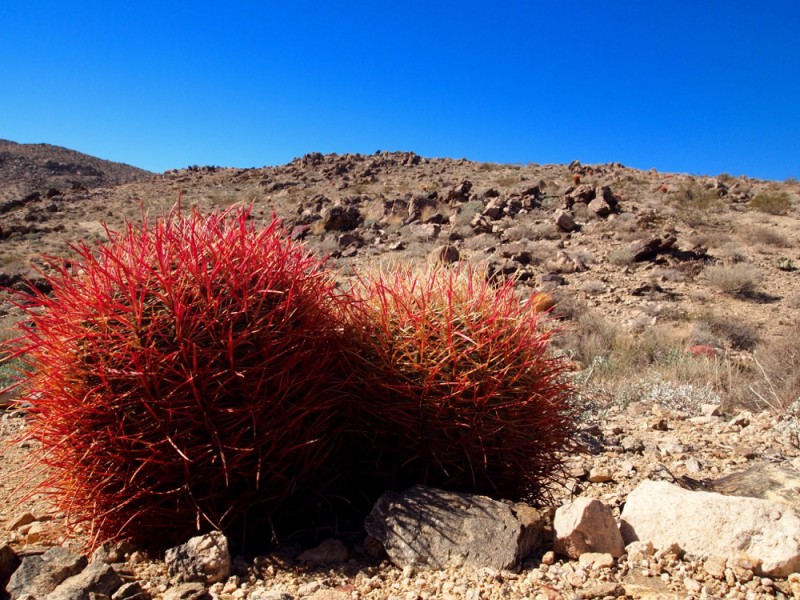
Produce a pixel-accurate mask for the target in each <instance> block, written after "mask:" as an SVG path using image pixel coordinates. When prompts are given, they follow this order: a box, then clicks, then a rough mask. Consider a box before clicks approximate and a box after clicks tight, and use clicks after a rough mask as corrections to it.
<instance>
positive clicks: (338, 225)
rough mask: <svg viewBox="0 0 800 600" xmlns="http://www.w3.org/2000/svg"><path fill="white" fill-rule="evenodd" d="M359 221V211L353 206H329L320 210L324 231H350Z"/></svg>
mask: <svg viewBox="0 0 800 600" xmlns="http://www.w3.org/2000/svg"><path fill="white" fill-rule="evenodd" d="M359 223H361V212H360V211H359V210H358V208H356V207H355V206H341V205H336V206H331V207H330V208H326V209H325V210H324V211H322V225H323V227H324V228H325V231H350V230H352V229H355V228H356V227H358V225H359Z"/></svg>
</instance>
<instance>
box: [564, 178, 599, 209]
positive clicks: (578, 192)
mask: <svg viewBox="0 0 800 600" xmlns="http://www.w3.org/2000/svg"><path fill="white" fill-rule="evenodd" d="M595 194H596V192H595V189H594V187H592V186H591V185H589V184H588V183H584V184H581V185H579V186H577V187H576V188H575V189H573V190H570V191H568V192H567V194H566V195H565V197H564V206H565V207H566V208H570V207H572V205H573V204H575V203H576V202H583V203H587V204H588V203H589V202H591V201H592V200H594V198H595Z"/></svg>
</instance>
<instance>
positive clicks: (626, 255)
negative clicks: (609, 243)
mask: <svg viewBox="0 0 800 600" xmlns="http://www.w3.org/2000/svg"><path fill="white" fill-rule="evenodd" d="M606 259H607V260H608V262H610V263H611V264H612V265H617V266H618V267H624V266H626V265H632V264H633V263H634V261H635V259H636V250H634V249H633V248H631V247H629V246H625V247H624V248H617V249H615V250H611V251H610V252H609V253H608V256H607V257H606Z"/></svg>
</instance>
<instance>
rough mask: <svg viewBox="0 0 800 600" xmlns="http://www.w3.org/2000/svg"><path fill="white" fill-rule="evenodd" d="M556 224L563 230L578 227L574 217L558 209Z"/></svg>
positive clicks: (571, 229) (572, 229)
mask: <svg viewBox="0 0 800 600" xmlns="http://www.w3.org/2000/svg"><path fill="white" fill-rule="evenodd" d="M555 220H556V225H558V227H559V228H560V229H563V230H564V231H574V230H575V229H577V228H578V225H577V224H576V223H575V218H574V217H573V216H572V215H571V214H570V213H568V212H567V211H565V210H560V211H558V212H557V213H556V219H555Z"/></svg>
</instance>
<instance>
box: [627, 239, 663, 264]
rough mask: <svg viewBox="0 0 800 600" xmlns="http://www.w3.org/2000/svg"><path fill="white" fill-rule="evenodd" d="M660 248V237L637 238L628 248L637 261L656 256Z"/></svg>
mask: <svg viewBox="0 0 800 600" xmlns="http://www.w3.org/2000/svg"><path fill="white" fill-rule="evenodd" d="M660 249H661V238H659V237H652V238H647V239H641V240H636V241H635V242H632V243H631V244H630V246H628V250H629V252H630V254H631V256H632V257H633V260H634V261H635V262H641V261H643V260H650V259H651V258H654V257H655V256H656V254H658V252H659V250H660Z"/></svg>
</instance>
